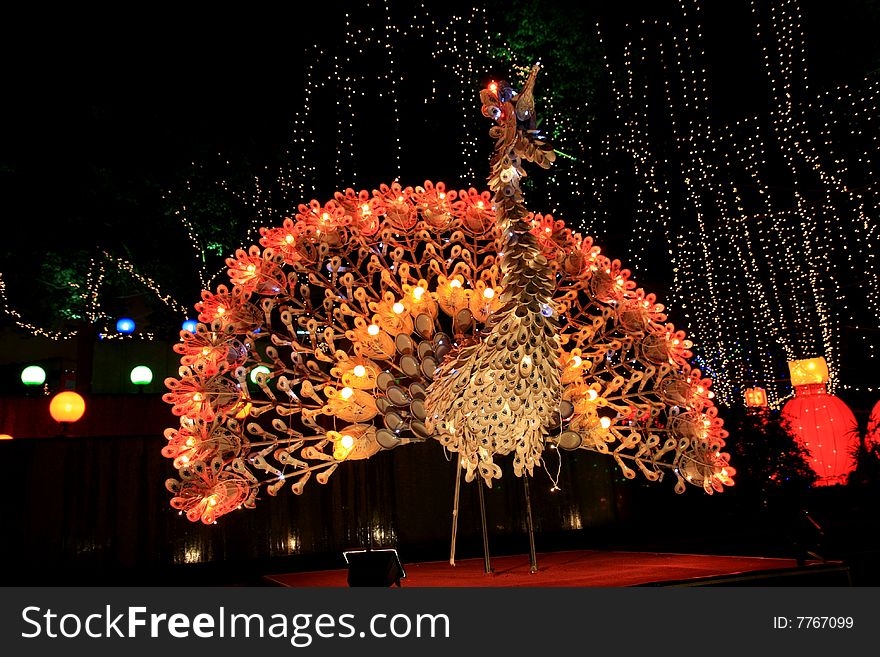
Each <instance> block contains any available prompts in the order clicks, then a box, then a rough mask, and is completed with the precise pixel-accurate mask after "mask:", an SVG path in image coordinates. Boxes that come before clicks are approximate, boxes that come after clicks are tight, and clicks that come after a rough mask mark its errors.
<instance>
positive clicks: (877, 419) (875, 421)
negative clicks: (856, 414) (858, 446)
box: [865, 401, 880, 449]
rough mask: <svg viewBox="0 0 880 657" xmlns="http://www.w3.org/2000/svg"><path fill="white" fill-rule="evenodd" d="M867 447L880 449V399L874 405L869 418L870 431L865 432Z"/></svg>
mask: <svg viewBox="0 0 880 657" xmlns="http://www.w3.org/2000/svg"><path fill="white" fill-rule="evenodd" d="M865 447H867V448H868V449H872V448H874V447H876V448H878V449H880V401H878V402H877V403H876V404H875V405H874V410H872V411H871V417H869V418H868V432H867V433H866V434H865Z"/></svg>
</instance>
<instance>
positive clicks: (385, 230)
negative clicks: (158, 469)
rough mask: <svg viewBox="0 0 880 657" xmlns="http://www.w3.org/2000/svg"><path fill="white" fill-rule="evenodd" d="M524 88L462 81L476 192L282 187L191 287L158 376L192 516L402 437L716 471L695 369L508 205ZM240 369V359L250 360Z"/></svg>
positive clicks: (718, 477) (538, 149)
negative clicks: (252, 236) (282, 211)
mask: <svg viewBox="0 0 880 657" xmlns="http://www.w3.org/2000/svg"><path fill="white" fill-rule="evenodd" d="M537 72H538V67H537V66H535V67H534V68H533V69H532V71H531V73H530V75H529V78H528V80H527V81H526V83H525V84H524V86H523V88H522V91H521V92H519V93H517V92H516V91H515V90H514V89H512V88H511V87H510V85H508V84H507V83H504V82H502V83H498V84H496V83H493V84H491V85H490V86H489V88H487V89H484V90H483V91H482V92H481V100H482V104H483V108H482V110H483V114H484V115H486V116H487V117H489V118H492V119H494V120H495V121H496V123H497V125H495V126H494V127H492V129H491V131H490V134H491V136H492V137H494V138H495V140H496V143H495V151H494V155H493V157H492V160H491V174H490V177H489V188H490V190H491V191H490V192H482V193H480V192H477V191H476V190H474V189H470V190H468V191H464V190H462V191H459V192H456V191H454V190H447V189H446V188H445V186H444V185H443V184H442V183H437V184H432V183H431V182H426V183H425V184H424V185H422V186H418V187H414V188H413V187H405V188H404V187H401V186H400V185H398V184H394V185H391V186H390V187H389V186H386V185H382V186H381V187H380V188H379V189H378V190H374V191H373V192H372V193H370V192H366V191H361V192H355V191H353V190H351V189H348V190H346V191H345V192H337V193H336V194H335V196H334V198H333V199H332V200H330V201H329V202H327V203H324V204H321V203H319V202H318V201H311V203H309V204H308V205H300V206H299V211H298V213H297V214H296V216H295V218H289V219H286V220H285V221H284V223H283V224H282V225H281V226H279V227H275V228H263V229H261V231H260V233H261V235H262V237H261V239H260V246H252V247H251V248H250V249H249V250H248V251H247V252H245V251H243V250H239V251H238V252H237V253H236V255H235V257H234V258H230V259H228V260H227V263H228V266H229V272H228V273H229V278H230V283H231V286H223V285H221V286H219V287H218V288H217V290H216V291H215V292H208V291H204V292H202V300H201V301H200V302H199V303H198V304H197V305H196V309H197V310H198V312H199V324H198V327H197V328H196V330H195V331H194V332H188V331H183V332H181V341H180V343H178V344H177V345H175V351H176V352H177V353H179V354H180V355H181V368H180V376H179V378H171V379H167V380H166V385H167V386H168V388H169V390H170V392H169V393H167V394H166V395H165V397H164V398H165V400H166V401H167V402H168V403H170V404H173V412H174V414H175V415H177V416H179V417H180V426H178V427H174V428H171V429H168V430H167V431H166V432H165V436H166V438H167V439H168V444H167V446H166V447H165V448H164V450H163V454H164V455H165V456H167V457H169V458H172V459H174V466H175V468H177V470H178V472H179V474H180V479H179V480H178V479H171V480H169V481H168V482H167V487H168V489H169V490H170V491H171V492H172V493H173V499H172V501H171V504H172V506H173V507H174V508H176V509H179V510H181V511H183V512H185V513H186V515H187V517H188V518H189V519H190V520H193V521H197V520H201V521H202V522H205V523H212V522H214V521H215V519H216V518H218V517H220V516H221V515H223V514H225V513H228V512H230V511H232V510H234V509H236V508H239V507H242V506H244V507H252V506H254V504H255V503H256V501H257V499H258V495H259V494H260V491H261V489H263V488H264V487H265V488H264V490H265V492H266V493H268V494H269V495H276V494H277V493H278V492H279V491H280V490H281V489H282V488H283V487H284V486H288V485H289V486H290V487H291V488H292V490H293V492H294V493H297V494H299V493H301V492H302V490H303V487H304V486H306V485H307V482H309V481H310V480H313V479H314V480H316V481H317V482H318V483H321V484H323V483H326V482H327V480H328V478H329V477H330V476H331V475H332V474H333V472H334V471H335V470H336V469H337V468H338V467H339V466H340V464H343V463H344V462H345V461H350V460H355V459H366V458H369V457H371V456H373V455H374V454H376V453H377V452H379V451H380V450H383V449H392V448H394V447H396V446H398V445H402V444H405V443H409V442H413V441H424V440H438V441H440V443H441V444H442V445H443V446H444V447H445V448H446V449H447V450H449V451H452V452H456V453H457V454H458V463H459V464H460V466H461V468H462V469H463V470H464V471H465V478H466V480H467V481H473V480H474V479H475V478H477V477H479V478H480V479H481V480H482V481H484V482H485V483H486V484H487V485H488V486H491V485H492V481H493V480H494V479H497V478H499V477H500V476H501V469H500V467H499V465H498V460H499V458H500V457H507V456H508V455H510V457H512V460H513V469H514V473H515V474H516V476H518V477H523V476H531V475H532V474H533V472H534V471H535V468H536V467H540V465H541V463H542V459H543V456H544V450H545V449H547V448H548V447H556V448H561V449H566V450H573V449H586V450H591V451H595V452H600V453H603V454H608V455H610V456H611V457H612V458H613V459H614V460H615V461H616V463H617V465H618V466H619V467H620V468H621V470H622V472H623V474H624V476H626V477H627V478H633V477H635V476H636V472H637V471H640V472H641V473H642V474H643V475H644V476H645V477H647V478H648V479H649V480H651V481H655V480H658V479H660V478H661V477H662V476H663V474H664V473H671V474H672V475H673V476H674V477H675V479H676V486H675V488H676V491H678V492H682V491H684V489H685V487H686V486H685V484H686V482H689V483H692V484H695V485H698V486H700V487H702V488H703V489H704V490H705V491H706V492H708V493H712V492H713V491H719V492H720V491H721V490H722V489H723V486H724V485H730V484H732V483H733V481H732V475H733V474H734V469H733V468H732V467H731V466H730V464H729V462H728V460H729V457H728V455H727V454H725V453H723V452H722V451H721V450H722V448H723V447H724V438H725V437H726V435H727V433H726V431H724V429H723V423H722V420H721V419H720V418H718V417H717V415H716V409H715V407H714V405H713V402H712V397H713V393H712V392H711V390H710V388H711V381H709V380H708V379H704V378H702V376H701V373H700V371H699V370H697V369H692V368H691V367H690V365H689V364H688V362H687V359H688V358H690V356H691V353H690V351H689V347H690V346H691V344H690V342H689V341H687V340H686V339H685V334H684V332H682V331H677V330H676V329H675V328H674V327H673V325H672V324H669V323H667V322H666V316H665V315H664V314H663V306H662V305H660V304H658V303H657V302H656V298H655V297H654V295H653V294H646V293H645V291H644V290H642V289H640V288H637V287H636V284H635V282H634V281H632V280H631V278H630V272H629V271H628V270H626V269H624V268H622V266H621V263H620V262H619V261H617V260H610V259H608V258H607V257H605V256H604V255H602V254H601V251H600V249H599V247H597V246H594V245H593V243H592V240H591V239H590V238H589V237H582V236H581V235H580V234H578V233H576V232H572V231H571V230H570V229H568V228H566V227H565V224H564V223H563V222H562V221H558V220H555V219H554V218H553V217H552V216H550V215H540V214H532V213H530V212H528V211H527V210H526V208H525V206H524V204H523V197H522V192H521V189H520V180H521V179H522V177H523V176H525V175H526V174H525V172H524V170H523V168H522V162H523V160H528V161H529V162H533V163H534V164H536V165H538V166H540V167H543V168H547V167H549V166H550V164H551V162H552V161H553V159H554V157H555V155H554V152H553V150H552V148H551V147H550V146H549V144H548V143H547V142H546V141H545V140H544V138H543V137H542V135H541V133H540V132H539V131H537V130H536V129H535V110H534V101H533V96H532V91H533V87H534V83H535V77H536V75H537ZM258 368H259V369H258Z"/></svg>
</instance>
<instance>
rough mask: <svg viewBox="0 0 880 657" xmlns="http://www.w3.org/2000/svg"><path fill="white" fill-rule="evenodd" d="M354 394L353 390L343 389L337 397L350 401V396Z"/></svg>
mask: <svg viewBox="0 0 880 657" xmlns="http://www.w3.org/2000/svg"><path fill="white" fill-rule="evenodd" d="M353 394H354V390H352V389H351V388H349V387H345V388H343V389H342V390H340V391H339V396H340V397H342V398H343V399H351V396H352V395H353Z"/></svg>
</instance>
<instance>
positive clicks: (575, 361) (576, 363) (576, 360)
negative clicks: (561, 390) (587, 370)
mask: <svg viewBox="0 0 880 657" xmlns="http://www.w3.org/2000/svg"><path fill="white" fill-rule="evenodd" d="M582 362H583V361H582V360H581V357H580V356H575V357H574V358H572V359H571V366H572V367H580V366H581V363H582Z"/></svg>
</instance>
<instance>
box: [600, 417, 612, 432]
mask: <svg viewBox="0 0 880 657" xmlns="http://www.w3.org/2000/svg"><path fill="white" fill-rule="evenodd" d="M599 424H601V425H602V428H603V429H607V428H608V427H610V426H611V418H610V417H600V418H599Z"/></svg>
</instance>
